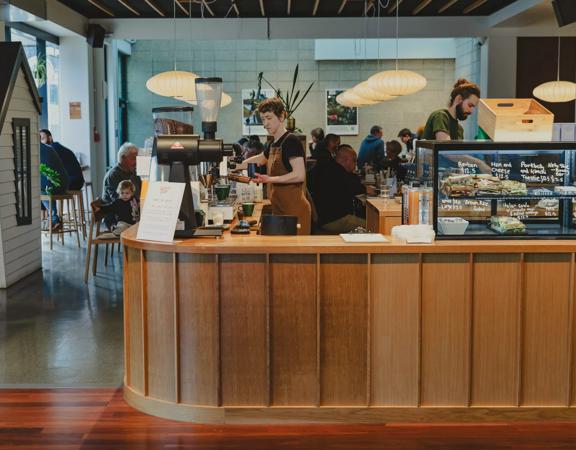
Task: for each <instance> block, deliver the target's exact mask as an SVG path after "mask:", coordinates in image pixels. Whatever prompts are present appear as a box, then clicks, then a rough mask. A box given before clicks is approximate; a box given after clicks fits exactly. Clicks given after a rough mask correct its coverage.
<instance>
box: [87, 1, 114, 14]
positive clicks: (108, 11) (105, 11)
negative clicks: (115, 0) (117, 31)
mask: <svg viewBox="0 0 576 450" xmlns="http://www.w3.org/2000/svg"><path fill="white" fill-rule="evenodd" d="M88 3H90V4H91V5H93V6H95V7H96V8H98V9H99V10H100V11H102V12H103V13H106V14H108V15H109V16H110V17H115V16H114V13H113V12H112V11H110V10H109V9H108V8H106V7H105V6H104V5H102V4H101V3H100V2H99V1H98V0H88Z"/></svg>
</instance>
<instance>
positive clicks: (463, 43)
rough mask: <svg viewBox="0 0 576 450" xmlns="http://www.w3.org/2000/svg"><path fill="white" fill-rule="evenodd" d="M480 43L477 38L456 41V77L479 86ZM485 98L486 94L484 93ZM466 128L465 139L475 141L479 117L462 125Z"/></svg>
mask: <svg viewBox="0 0 576 450" xmlns="http://www.w3.org/2000/svg"><path fill="white" fill-rule="evenodd" d="M480 42H481V41H479V40H478V39H476V38H459V39H456V77H455V79H454V81H456V80H457V79H458V78H466V79H467V80H469V81H472V82H474V83H476V84H478V86H480V84H481V80H480V77H481V71H480V67H481V64H480V53H481V52H480V48H481V45H480ZM482 94H483V95H484V96H485V95H486V93H482ZM462 127H463V128H464V139H474V137H475V136H476V132H477V128H478V116H477V114H476V113H474V114H473V115H472V116H471V117H469V118H468V119H467V120H466V122H463V123H462Z"/></svg>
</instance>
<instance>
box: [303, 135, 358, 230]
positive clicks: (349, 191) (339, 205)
mask: <svg viewBox="0 0 576 450" xmlns="http://www.w3.org/2000/svg"><path fill="white" fill-rule="evenodd" d="M355 167H356V152H355V151H354V149H353V148H352V147H350V146H349V145H341V146H340V147H339V148H338V150H337V151H336V155H335V157H334V159H331V160H329V161H327V162H326V163H325V164H321V165H318V166H316V167H315V168H314V169H312V171H311V173H310V176H311V177H312V178H313V182H312V183H313V186H314V189H313V191H312V198H313V199H314V204H315V206H316V210H317V211H318V225H319V226H320V227H321V228H322V229H323V230H324V231H327V232H329V233H348V232H349V231H352V230H354V229H355V228H356V227H359V226H366V221H365V220H364V219H362V218H360V217H357V216H355V215H354V198H355V196H356V195H359V194H365V193H366V188H365V187H364V185H363V184H362V183H361V181H360V177H359V176H358V175H356V174H355V173H354V169H355Z"/></svg>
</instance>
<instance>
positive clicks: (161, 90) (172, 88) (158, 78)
mask: <svg viewBox="0 0 576 450" xmlns="http://www.w3.org/2000/svg"><path fill="white" fill-rule="evenodd" d="M172 47H173V57H174V70H169V71H167V72H161V73H158V74H156V75H154V76H153V77H151V78H149V79H148V81H146V88H147V89H148V90H149V91H151V92H153V93H154V94H157V95H161V96H163V97H185V96H186V94H187V93H188V92H189V91H190V89H192V90H193V89H194V83H195V81H196V78H198V75H196V74H195V73H192V72H186V71H182V70H177V69H176V0H174V40H173V41H172Z"/></svg>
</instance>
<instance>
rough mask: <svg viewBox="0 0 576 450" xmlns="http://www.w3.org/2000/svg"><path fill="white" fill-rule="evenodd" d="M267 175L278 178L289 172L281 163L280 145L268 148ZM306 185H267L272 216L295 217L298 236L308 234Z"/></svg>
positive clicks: (308, 208)
mask: <svg viewBox="0 0 576 450" xmlns="http://www.w3.org/2000/svg"><path fill="white" fill-rule="evenodd" d="M267 169H268V175H269V176H271V177H278V176H282V175H286V174H287V173H289V172H290V171H289V170H288V169H287V168H286V166H285V165H284V163H283V162H282V143H280V146H278V147H273V146H270V154H269V155H268V164H267ZM305 186H306V183H289V184H283V183H270V184H269V185H268V190H269V198H270V203H272V214H274V215H283V216H297V217H298V223H299V224H300V228H299V229H298V234H310V231H311V208H310V203H308V200H306V195H305Z"/></svg>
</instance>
